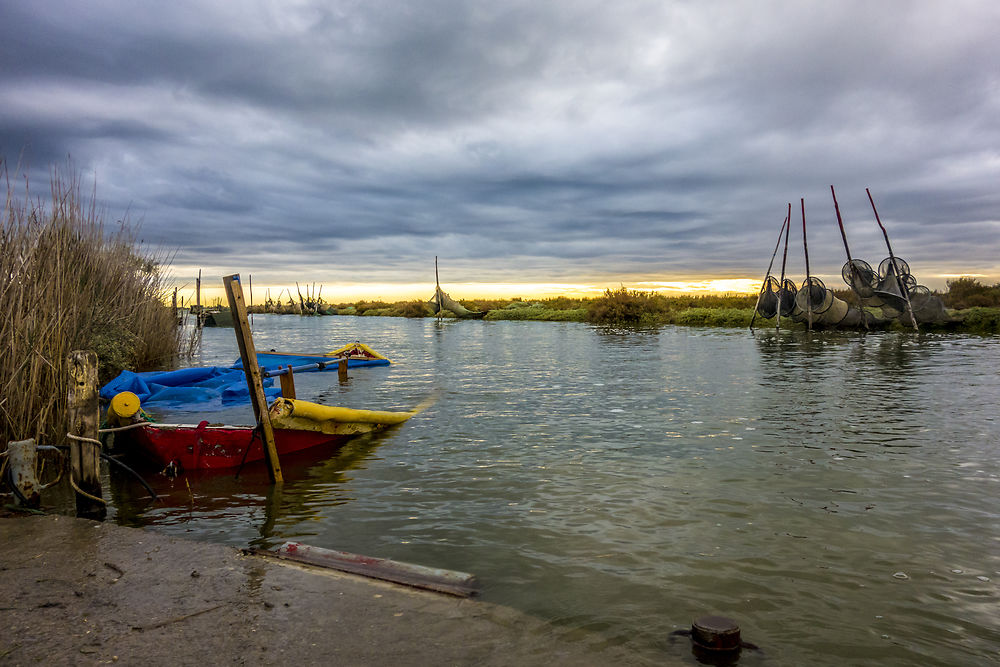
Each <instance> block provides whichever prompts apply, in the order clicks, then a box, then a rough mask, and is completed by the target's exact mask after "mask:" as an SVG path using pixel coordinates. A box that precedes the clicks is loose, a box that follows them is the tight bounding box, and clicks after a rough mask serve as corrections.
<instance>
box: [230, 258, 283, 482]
mask: <svg viewBox="0 0 1000 667" xmlns="http://www.w3.org/2000/svg"><path fill="white" fill-rule="evenodd" d="M222 282H223V283H224V284H225V286H226V296H228V297H229V308H230V310H232V313H233V329H235V330H236V343H237V345H239V348H240V359H241V360H242V361H243V373H244V375H246V378H247V388H248V389H249V390H250V403H251V404H252V405H253V414H254V417H255V418H256V419H257V425H258V426H259V427H260V429H261V435H262V438H261V439H262V440H263V442H264V458H265V459H266V460H267V472H268V475H270V477H271V482H272V483H273V484H280V483H281V482H283V481H284V478H283V477H282V476H281V464H280V463H279V462H278V449H277V447H276V446H275V444H274V428H273V427H272V426H271V415H270V413H269V412H268V410H267V397H266V396H265V395H264V385H263V382H262V380H261V375H260V367H259V366H258V365H257V350H256V349H255V348H254V346H253V336H252V335H251V333H250V322H248V321H247V306H246V302H244V300H243V286H242V285H241V284H240V276H239V274H234V275H231V276H224V277H223V278H222Z"/></svg>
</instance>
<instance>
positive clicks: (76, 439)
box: [66, 350, 107, 519]
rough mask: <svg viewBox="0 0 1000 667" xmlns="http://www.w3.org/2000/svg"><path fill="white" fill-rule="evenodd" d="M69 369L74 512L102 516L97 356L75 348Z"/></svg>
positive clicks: (82, 514)
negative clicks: (74, 495)
mask: <svg viewBox="0 0 1000 667" xmlns="http://www.w3.org/2000/svg"><path fill="white" fill-rule="evenodd" d="M66 363H67V366H68V370H69V406H68V409H67V421H68V423H69V434H70V439H69V463H70V478H69V481H70V484H71V485H72V486H73V489H74V490H75V491H76V515H77V516H80V517H85V518H88V519H103V518H104V516H105V515H106V513H107V505H106V504H105V502H104V499H103V494H102V493H101V444H100V442H99V441H98V440H97V426H98V424H99V423H100V419H101V417H100V408H99V406H98V402H97V355H96V354H95V353H94V352H91V351H89V350H74V351H72V352H70V353H69V356H68V357H67V359H66Z"/></svg>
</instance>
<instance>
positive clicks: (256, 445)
mask: <svg viewBox="0 0 1000 667" xmlns="http://www.w3.org/2000/svg"><path fill="white" fill-rule="evenodd" d="M125 394H128V392H125ZM125 394H119V396H116V397H115V399H113V401H112V410H116V407H115V406H116V405H117V406H128V407H124V408H123V407H119V408H117V411H116V413H115V414H116V417H117V421H118V422H119V423H122V422H128V421H129V420H131V419H133V418H134V417H133V416H134V415H137V414H141V412H139V410H138V405H139V400H138V398H136V397H135V395H134V394H132V395H125ZM420 410H421V408H417V409H415V410H410V411H406V412H388V411H380V410H356V409H353V408H343V407H335V406H326V405H320V404H318V403H310V402H308V401H300V400H294V399H287V398H278V399H276V400H275V401H274V403H272V404H271V407H270V409H269V415H270V417H271V425H272V426H273V428H274V444H275V447H276V449H277V451H278V456H279V457H280V456H283V455H286V454H291V453H294V452H298V451H302V450H304V449H310V448H313V447H319V446H326V447H330V448H336V447H339V446H340V445H341V444H343V443H344V442H346V441H347V440H349V439H351V438H354V437H356V436H359V435H362V434H364V433H374V432H378V431H382V430H385V429H386V428H388V427H390V426H394V425H396V424H401V423H403V422H405V421H406V420H407V419H409V418H410V417H412V416H414V415H415V414H417V413H418V412H419V411H420ZM129 412H131V414H129ZM109 414H110V413H109ZM116 440H117V441H116V444H115V446H116V448H118V447H124V448H126V451H128V448H133V449H138V450H139V452H140V453H141V454H142V455H144V456H145V457H146V458H149V459H151V460H152V461H153V462H154V463H156V464H157V465H160V466H163V467H164V468H166V467H173V468H175V469H179V470H181V471H183V470H220V469H226V468H235V467H238V466H241V465H243V464H244V463H252V462H254V461H261V460H263V459H264V443H263V439H262V437H261V435H260V432H259V431H258V429H256V428H254V427H252V426H228V425H221V424H209V423H208V421H202V422H201V423H199V424H196V425H195V424H153V423H147V424H143V425H142V426H136V427H135V428H132V429H129V430H126V431H121V432H120V433H119V434H117V435H116Z"/></svg>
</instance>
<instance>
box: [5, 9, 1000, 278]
mask: <svg viewBox="0 0 1000 667" xmlns="http://www.w3.org/2000/svg"><path fill="white" fill-rule="evenodd" d="M998 35H1000V3H998V2H996V0H982V1H979V2H972V1H965V0H948V2H943V1H942V2H938V1H936V0H925V1H919V0H908V1H893V0H880V1H878V2H873V1H872V0H865V1H863V2H851V1H846V0H837V1H836V2H831V1H829V0H824V1H822V2H810V1H805V0H796V1H787V2H773V1H772V2H769V1H766V0H753V1H752V2H751V1H749V0H747V1H740V2H736V1H733V2H721V1H720V2H716V1H712V0H692V1H690V2H687V1H676V0H651V1H649V2H645V1H630V0H623V1H620V2H607V1H606V0H600V1H593V2H592V1H590V0H560V1H549V2H545V1H539V0H531V1H527V2H519V1H518V2H507V1H504V0H486V1H484V2H474V1H461V0H454V1H451V0H441V1H439V0H422V1H420V2H412V1H407V2H402V1H399V0H390V1H379V0H357V1H350V2H347V1H339V0H318V1H315V2H314V1H312V0H296V1H279V0H273V1H270V2H267V1H258V2H239V3H235V2H230V1H228V0H226V1H221V0H220V1H219V2H183V1H176V0H171V1H170V2H162V1H160V0H156V1H147V2H144V1H131V2H101V1H94V0H88V1H87V2H78V1H75V0H74V1H65V2H59V1H54V0H42V1H38V2H18V1H15V0H0V99H2V100H3V102H2V104H0V155H3V156H4V157H5V158H6V160H7V162H8V169H9V170H11V171H12V170H13V168H14V167H15V166H16V164H17V163H18V162H19V161H20V163H21V165H22V171H27V172H28V174H29V178H30V179H31V181H32V183H34V185H35V186H36V189H37V190H38V192H40V193H44V191H45V190H46V189H47V186H48V180H49V172H50V169H51V167H52V166H53V165H56V166H60V165H61V166H63V167H65V165H66V164H67V156H69V157H71V159H72V164H73V165H74V168H75V169H76V170H78V171H79V172H80V173H81V174H82V176H83V179H84V181H85V182H86V183H88V184H90V185H93V184H94V183H95V182H96V188H97V195H98V198H99V199H100V200H101V202H102V203H103V204H104V205H105V206H106V210H107V217H108V218H109V219H111V220H116V219H118V218H120V217H122V216H123V215H125V214H126V212H127V213H128V216H129V217H130V219H131V220H133V221H134V222H139V223H141V236H142V238H143V239H144V241H145V243H147V244H152V245H161V246H163V247H165V248H168V249H169V250H171V251H173V252H175V253H176V254H175V256H174V260H173V270H172V272H173V274H174V275H175V277H176V278H177V279H178V280H179V281H180V282H191V283H193V275H194V274H195V273H197V270H198V269H199V268H202V269H204V270H205V272H206V276H208V277H213V276H221V275H223V274H225V273H232V272H240V273H242V274H244V275H246V274H253V280H254V285H255V287H257V286H258V285H266V284H272V285H278V284H289V283H290V282H291V281H295V280H298V281H300V282H309V283H312V282H317V283H323V284H325V285H327V286H333V285H335V284H343V285H360V284H379V285H384V284H390V283H400V284H406V283H426V284H430V285H433V262H434V256H435V255H438V256H440V258H441V259H440V261H441V271H442V283H443V284H444V286H445V287H446V288H447V287H448V285H454V284H460V283H562V284H586V285H592V286H597V287H598V288H600V289H603V288H604V287H608V286H612V287H615V286H617V285H618V283H620V282H623V283H625V284H626V285H627V286H639V285H651V284H652V283H655V282H672V281H687V280H700V279H706V278H755V279H757V280H759V279H760V278H761V277H762V275H763V273H764V270H765V269H766V268H767V264H768V261H769V260H770V257H771V253H772V251H773V250H774V244H775V242H776V240H777V235H778V230H779V228H780V226H781V223H782V220H783V219H784V216H785V211H786V206H787V204H788V203H789V202H792V203H793V204H794V205H793V222H794V225H793V228H792V229H793V233H792V235H791V248H790V250H789V262H790V263H789V271H790V273H792V274H793V275H795V276H798V277H801V275H802V274H804V261H803V254H802V243H801V238H802V228H801V212H800V206H799V200H800V198H804V199H805V205H806V221H807V223H808V225H809V227H808V234H809V237H808V238H809V248H810V264H811V268H812V269H813V272H814V273H819V274H821V275H822V274H826V275H830V276H835V275H839V272H840V267H841V265H842V264H843V263H844V261H845V257H844V249H843V243H842V242H841V240H840V236H839V232H838V231H837V225H836V216H835V214H834V208H833V202H832V199H831V195H830V186H831V185H834V186H835V187H836V189H837V197H838V200H839V202H840V208H841V212H842V214H843V216H844V219H845V224H846V227H847V233H848V238H849V241H850V245H851V251H852V253H853V255H854V256H856V257H861V258H863V259H866V260H867V261H869V262H870V263H872V264H875V265H877V263H878V262H879V261H880V260H881V259H882V258H883V257H885V256H886V251H885V246H884V242H883V241H882V237H881V233H880V232H879V230H878V228H877V227H876V225H875V223H874V218H873V215H872V212H871V206H870V204H869V203H868V198H867V196H866V195H865V188H866V187H868V188H870V189H871V191H872V194H873V196H874V197H875V202H876V204H877V205H878V207H879V213H880V215H881V216H882V219H883V222H885V223H886V226H887V228H888V230H889V234H890V239H891V240H892V242H893V250H894V251H895V253H896V254H898V255H900V256H901V257H903V258H904V259H906V260H907V261H908V262H909V263H910V265H911V269H912V270H913V273H914V274H915V275H916V277H917V279H918V281H919V282H921V283H923V284H928V285H931V286H938V287H941V286H943V284H944V278H943V276H946V275H951V274H981V275H983V276H984V280H985V281H987V282H990V283H992V282H997V281H1000V258H998V252H997V251H998V248H1000V244H998V239H1000V38H998ZM88 189H89V187H88ZM779 261H780V255H779ZM830 282H833V279H832V278H831V280H830ZM836 282H837V283H842V281H840V280H839V278H838V279H837V281H836ZM831 286H835V287H841V286H842V285H841V284H834V285H831ZM328 289H329V287H328ZM426 291H427V292H428V294H427V296H430V293H431V291H432V290H431V288H427V290H426ZM472 291H475V290H472ZM324 293H327V292H324ZM459 296H476V294H461V295H459Z"/></svg>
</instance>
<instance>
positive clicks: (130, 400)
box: [108, 391, 139, 420]
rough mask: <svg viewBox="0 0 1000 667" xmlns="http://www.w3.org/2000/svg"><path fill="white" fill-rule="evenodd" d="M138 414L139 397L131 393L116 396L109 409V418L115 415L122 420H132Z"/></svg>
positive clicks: (125, 392) (126, 392)
mask: <svg viewBox="0 0 1000 667" xmlns="http://www.w3.org/2000/svg"><path fill="white" fill-rule="evenodd" d="M137 412H139V397H138V396H136V395H135V394H133V393H132V392H130V391H123V392H120V393H118V394H115V397H114V398H112V399H111V406H110V407H109V408H108V413H109V414H108V416H109V417H110V416H112V415H114V416H115V417H117V418H118V419H121V420H124V419H131V418H132V417H133V416H134V415H135V413H137Z"/></svg>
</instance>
